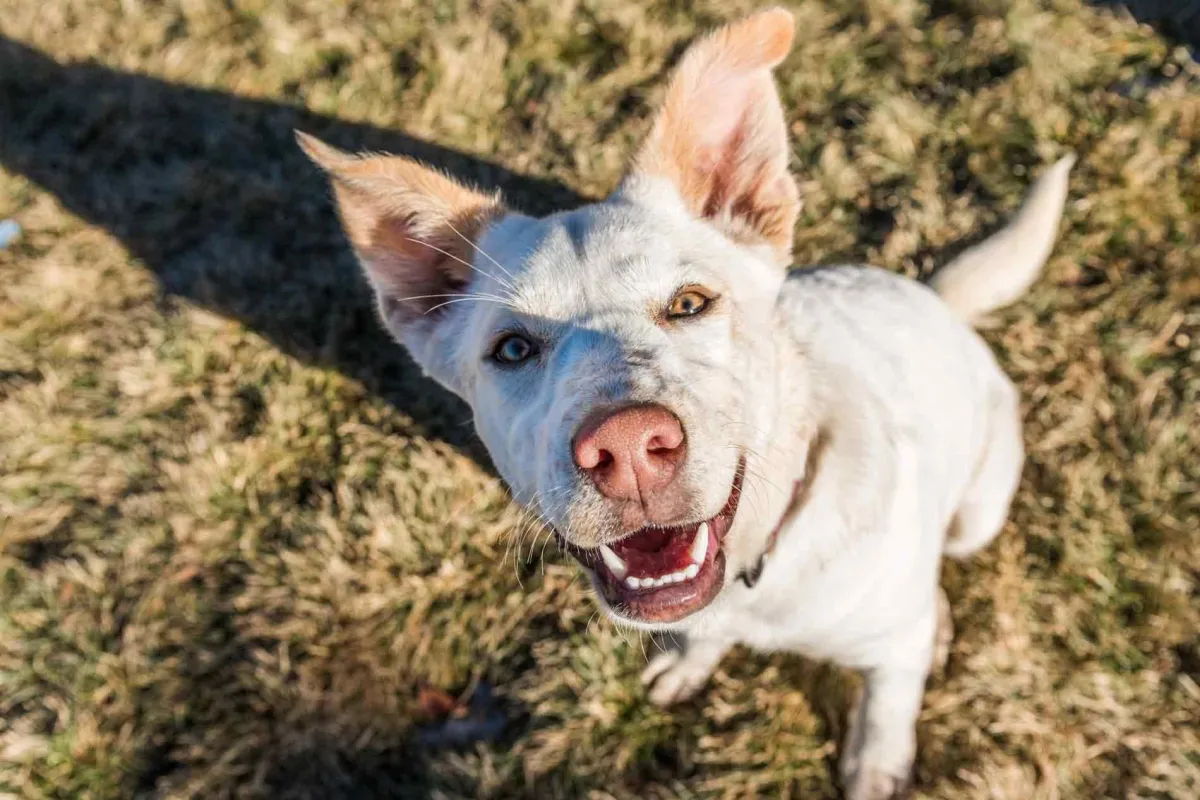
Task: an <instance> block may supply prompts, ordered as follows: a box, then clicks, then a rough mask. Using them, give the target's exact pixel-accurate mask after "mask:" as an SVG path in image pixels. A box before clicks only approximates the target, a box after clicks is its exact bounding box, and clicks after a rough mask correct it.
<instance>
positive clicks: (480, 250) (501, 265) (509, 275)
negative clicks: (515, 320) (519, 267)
mask: <svg viewBox="0 0 1200 800" xmlns="http://www.w3.org/2000/svg"><path fill="white" fill-rule="evenodd" d="M444 222H445V223H446V227H448V228H449V229H450V230H452V231H454V233H455V234H457V235H458V238H460V239H462V240H463V241H464V242H466V243H467V244H469V245H471V247H472V248H473V249H474V250H475V252H477V253H479V254H480V255H481V256H483V257H484V258H486V259H487V260H488V261H490V262H492V263H493V264H495V265H496V267H497V268H498V269H499V270H500V271H501V272H503V273H504V274H505V275H507V276H508V277H510V278H512V279H513V280H514V281H515V280H516V276H514V275H513V274H512V273H511V272H509V271H508V270H506V269H505V268H504V265H503V264H501V263H500V262H499V261H497V260H496V259H494V258H492V257H491V255H490V254H488V253H487V252H486V251H484V250H483V248H481V247H480V246H479V245H477V244H475V242H473V241H471V240H470V239H468V238H467V237H466V236H463V235H462V234H461V233H459V231H458V228H456V227H454V226H453V225H451V224H450V220H448V219H447V220H444ZM509 288H510V289H512V290H513V291H514V292H515V291H516V289H514V288H513V287H512V286H511V285H510V286H509Z"/></svg>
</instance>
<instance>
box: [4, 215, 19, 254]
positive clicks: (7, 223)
mask: <svg viewBox="0 0 1200 800" xmlns="http://www.w3.org/2000/svg"><path fill="white" fill-rule="evenodd" d="M20 235H21V226H20V225H18V224H17V221H16V220H15V219H6V220H2V221H0V250H3V249H4V248H6V247H8V246H9V245H10V244H12V243H13V242H15V241H16V240H17V237H18V236H20Z"/></svg>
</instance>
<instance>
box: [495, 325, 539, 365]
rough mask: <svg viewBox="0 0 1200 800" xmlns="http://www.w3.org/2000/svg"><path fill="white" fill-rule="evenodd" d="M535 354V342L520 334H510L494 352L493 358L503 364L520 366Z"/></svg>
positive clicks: (497, 344) (500, 342) (497, 345)
mask: <svg viewBox="0 0 1200 800" xmlns="http://www.w3.org/2000/svg"><path fill="white" fill-rule="evenodd" d="M533 354H534V347H533V342H531V341H529V340H528V339H526V338H525V337H524V336H522V335H521V334H519V333H510V334H509V335H508V336H505V337H504V338H503V339H501V340H500V341H499V342H497V343H496V347H495V349H494V350H492V358H494V359H495V360H496V361H498V362H500V363H501V364H520V363H521V362H522V361H525V360H527V359H528V358H529V357H530V356H532V355H533Z"/></svg>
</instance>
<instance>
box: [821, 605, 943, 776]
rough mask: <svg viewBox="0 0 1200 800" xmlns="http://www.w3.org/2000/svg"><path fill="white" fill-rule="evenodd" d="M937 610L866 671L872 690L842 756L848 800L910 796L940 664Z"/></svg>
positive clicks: (855, 715)
mask: <svg viewBox="0 0 1200 800" xmlns="http://www.w3.org/2000/svg"><path fill="white" fill-rule="evenodd" d="M937 624H938V623H937V611H936V609H931V610H930V613H929V614H928V615H925V616H923V617H922V619H921V621H920V622H919V623H918V624H917V625H915V626H913V628H911V629H910V630H908V631H906V632H905V633H904V634H903V635H901V636H899V637H896V639H895V640H891V641H889V643H888V644H887V645H886V646H884V647H881V648H879V649H878V652H879V653H880V657H879V659H878V663H876V664H875V665H873V666H870V667H868V668H866V669H864V670H863V677H864V678H865V680H866V685H865V687H864V689H863V692H862V695H861V697H860V698H859V701H858V703H857V704H856V707H855V708H854V709H852V710H851V712H850V725H849V731H848V732H847V735H846V742H845V749H844V751H843V753H842V759H841V772H842V785H843V787H844V789H845V792H846V797H847V798H848V800H889V798H897V797H904V796H905V795H906V793H907V791H908V788H909V784H910V781H911V777H912V769H913V761H914V760H915V758H916V749H917V730H916V728H917V717H918V716H919V715H920V713H921V698H922V696H923V695H924V693H925V679H926V678H927V677H928V675H929V671H930V667H931V666H932V662H933V660H934V652H933V651H934V643H935V638H936V637H935V628H937Z"/></svg>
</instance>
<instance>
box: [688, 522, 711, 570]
mask: <svg viewBox="0 0 1200 800" xmlns="http://www.w3.org/2000/svg"><path fill="white" fill-rule="evenodd" d="M688 555H689V556H691V559H692V564H703V563H704V557H705V556H707V555H708V523H707V522H701V523H700V527H699V528H697V529H696V538H694V539H692V549H691V550H690V551H688Z"/></svg>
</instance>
